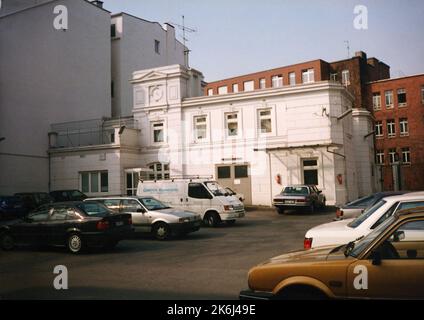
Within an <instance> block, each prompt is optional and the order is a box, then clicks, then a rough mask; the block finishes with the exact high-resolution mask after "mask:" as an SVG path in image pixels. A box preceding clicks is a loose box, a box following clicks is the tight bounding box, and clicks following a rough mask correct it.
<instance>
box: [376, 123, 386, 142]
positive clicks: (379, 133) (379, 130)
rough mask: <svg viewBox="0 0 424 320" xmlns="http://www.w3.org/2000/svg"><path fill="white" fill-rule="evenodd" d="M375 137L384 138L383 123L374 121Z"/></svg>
mask: <svg viewBox="0 0 424 320" xmlns="http://www.w3.org/2000/svg"><path fill="white" fill-rule="evenodd" d="M375 136H376V137H377V138H378V137H384V132H383V121H376V122H375Z"/></svg>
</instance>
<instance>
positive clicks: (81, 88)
mask: <svg viewBox="0 0 424 320" xmlns="http://www.w3.org/2000/svg"><path fill="white" fill-rule="evenodd" d="M56 5H65V6H66V7H67V8H68V13H69V28H68V30H66V31H63V30H56V29H54V27H53V20H54V18H55V15H54V14H53V9H54V7H55V6H56ZM0 43H1V46H0V70H1V72H0V88H1V89H0V90H1V92H0V108H1V110H0V113H1V117H0V136H1V137H6V140H4V141H2V142H0V176H1V177H2V178H1V180H0V194H10V193H14V192H19V191H34V190H39V191H47V189H48V174H47V172H48V161H47V158H40V157H46V156H47V152H46V151H47V149H48V136H47V133H48V132H49V125H50V124H51V123H58V122H67V121H76V120H85V119H98V118H101V117H104V116H110V109H111V108H110V106H111V100H110V82H111V76H110V15H109V13H108V12H107V11H105V10H102V9H99V8H97V7H95V6H94V5H92V4H90V3H87V2H85V1H83V0H76V1H75V0H61V1H54V2H51V3H47V4H44V5H41V6H37V7H34V8H31V9H28V10H24V11H21V12H18V13H15V14H12V15H8V16H4V17H2V18H0ZM12 154H13V155H14V156H12ZM22 155H26V157H24V156H22ZM29 168H30V169H29ZM40 172H42V173H43V174H40Z"/></svg>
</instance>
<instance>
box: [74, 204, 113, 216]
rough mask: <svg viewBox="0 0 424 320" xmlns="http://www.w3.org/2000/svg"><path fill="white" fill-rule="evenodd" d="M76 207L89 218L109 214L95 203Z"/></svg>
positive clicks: (100, 205) (106, 209)
mask: <svg viewBox="0 0 424 320" xmlns="http://www.w3.org/2000/svg"><path fill="white" fill-rule="evenodd" d="M76 207H77V208H78V209H80V210H81V211H83V212H84V213H85V214H86V215H88V216H90V217H105V216H107V215H109V214H110V213H111V212H110V211H109V209H108V208H106V207H105V206H104V205H102V204H100V203H97V202H83V203H79V204H77V205H76Z"/></svg>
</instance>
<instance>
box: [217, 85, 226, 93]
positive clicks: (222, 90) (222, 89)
mask: <svg viewBox="0 0 424 320" xmlns="http://www.w3.org/2000/svg"><path fill="white" fill-rule="evenodd" d="M227 93H228V86H220V87H218V94H227Z"/></svg>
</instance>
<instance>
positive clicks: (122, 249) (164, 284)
mask: <svg viewBox="0 0 424 320" xmlns="http://www.w3.org/2000/svg"><path fill="white" fill-rule="evenodd" d="M333 217H334V211H332V210H331V209H327V210H326V211H325V212H316V213H314V214H313V215H311V214H309V213H301V212H291V213H289V214H285V215H278V214H277V213H276V212H275V211H274V210H270V209H256V210H249V211H247V213H246V217H245V218H243V219H241V220H239V221H237V223H236V224H235V225H233V226H225V225H223V226H221V227H218V228H202V229H201V230H200V231H198V232H195V233H192V234H190V235H188V236H187V237H185V238H178V239H173V240H169V241H157V240H153V239H151V238H149V237H145V236H138V237H137V238H136V239H131V240H125V241H122V242H120V243H119V245H118V246H117V247H116V248H115V249H113V250H110V251H94V252H88V253H83V254H80V255H72V254H69V253H68V252H67V251H66V249H65V248H44V247H43V248H27V247H25V248H17V249H15V250H13V251H11V252H4V251H0V282H1V287H0V299H13V298H15V299H21V298H23V299H237V298H238V293H239V291H240V290H241V289H244V288H246V286H247V281H246V279H247V272H248V270H249V269H250V268H251V267H252V266H254V265H256V264H258V263H260V262H262V261H264V260H266V259H268V258H270V257H273V256H276V255H279V254H281V253H285V252H287V251H290V250H295V249H302V248H303V238H304V235H305V232H306V231H307V230H308V229H309V228H311V227H313V226H315V225H318V224H321V223H325V222H329V221H331V220H332V218H333ZM57 265H64V266H66V267H67V269H68V276H69V282H68V285H69V289H68V290H56V289H54V287H53V280H54V278H55V276H56V275H55V274H53V269H54V267H55V266H57Z"/></svg>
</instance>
